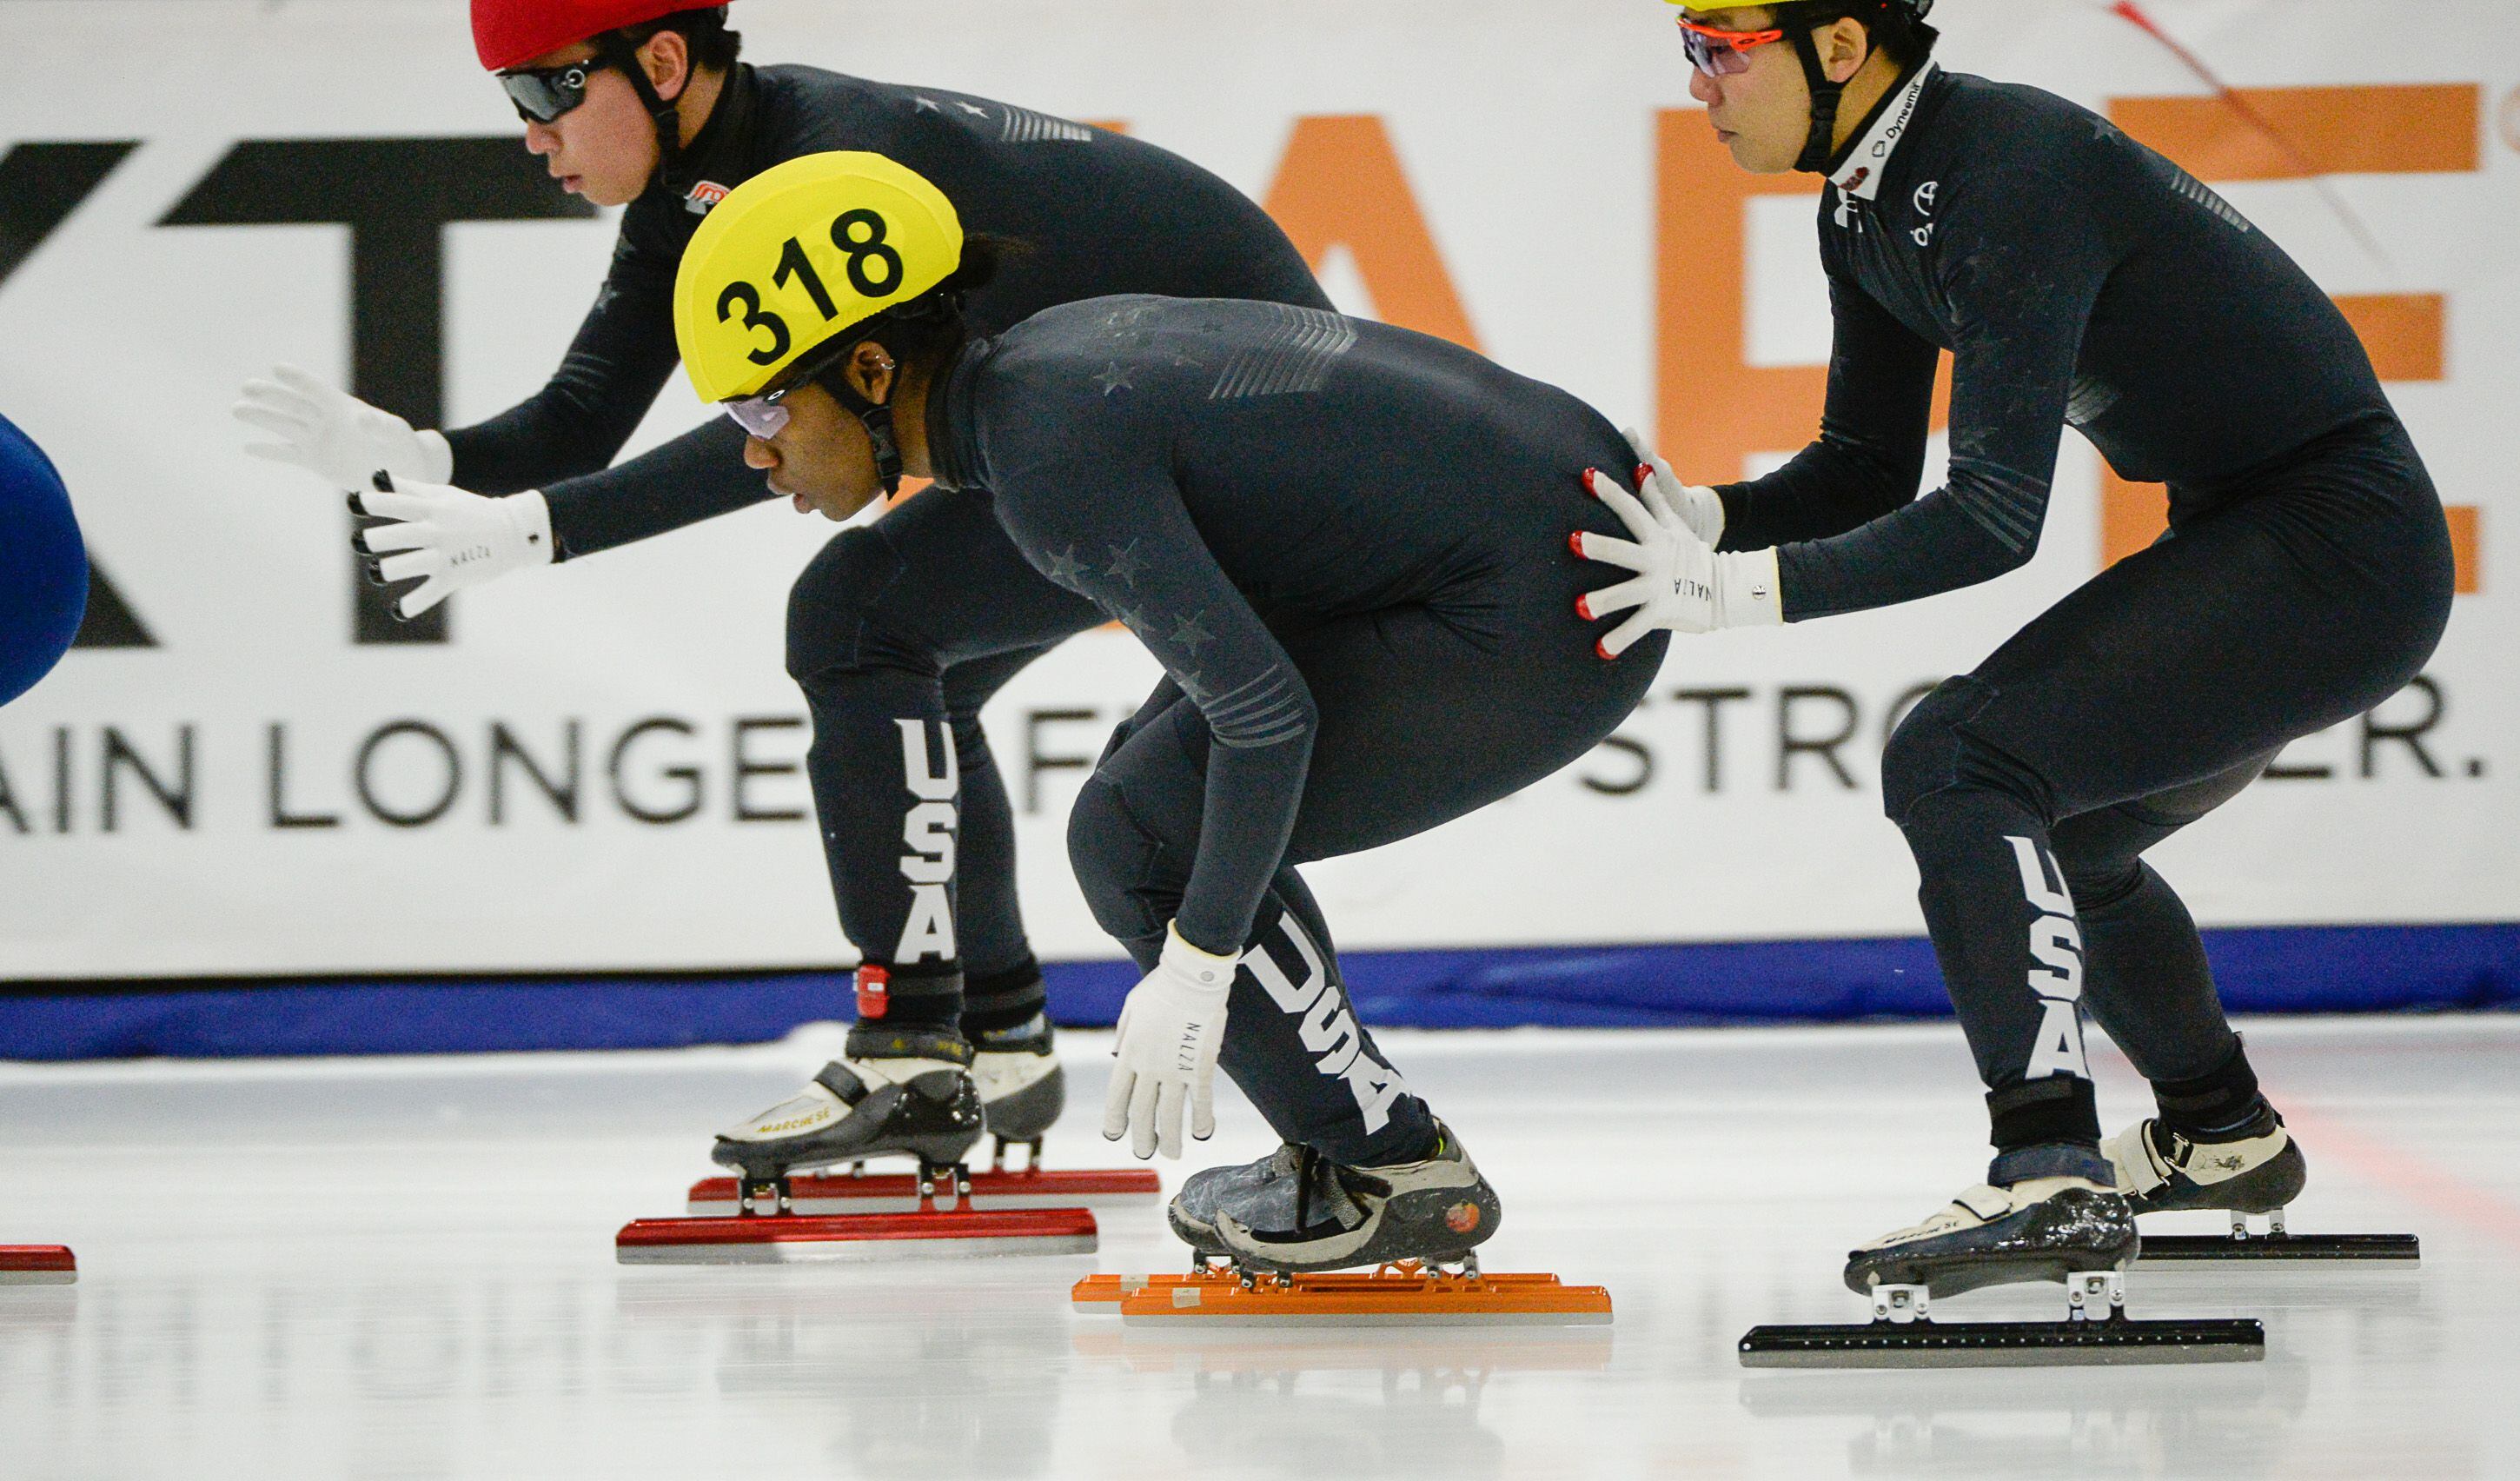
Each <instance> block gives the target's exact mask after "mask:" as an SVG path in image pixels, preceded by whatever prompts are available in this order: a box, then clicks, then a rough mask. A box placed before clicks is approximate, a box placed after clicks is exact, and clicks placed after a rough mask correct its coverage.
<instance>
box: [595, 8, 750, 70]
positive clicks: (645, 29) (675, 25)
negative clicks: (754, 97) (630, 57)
mask: <svg viewBox="0 0 2520 1481" xmlns="http://www.w3.org/2000/svg"><path fill="white" fill-rule="evenodd" d="M665 31H672V32H674V33H675V34H677V35H679V36H681V37H682V38H683V45H684V46H685V47H687V48H689V49H690V51H691V54H692V66H693V67H696V68H697V69H699V70H701V71H710V72H723V71H728V70H731V69H733V67H735V59H736V58H737V57H739V56H741V55H742V52H743V33H742V31H735V30H729V29H727V24H726V7H725V6H723V5H713V6H708V7H705V8H702V9H698V10H687V11H676V12H675V13H674V14H672V15H670V16H664V17H660V18H659V19H657V20H654V21H645V22H640V23H639V24H637V25H625V26H623V27H622V28H621V29H620V30H619V31H618V32H616V33H615V34H617V35H619V36H620V37H621V39H622V40H623V41H624V42H626V43H627V44H628V46H629V49H630V50H632V51H636V50H638V49H639V48H640V47H643V46H646V45H647V44H648V43H649V42H650V41H652V40H654V39H655V38H656V37H657V36H658V35H659V34H661V33H663V32H665Z"/></svg>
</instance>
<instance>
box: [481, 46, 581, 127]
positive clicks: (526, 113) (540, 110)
mask: <svg viewBox="0 0 2520 1481" xmlns="http://www.w3.org/2000/svg"><path fill="white" fill-rule="evenodd" d="M603 67H604V63H603V61H602V60H601V59H596V60H591V61H586V62H571V63H569V64H567V65H566V66H564V67H543V68H541V69H539V70H533V69H528V68H524V67H519V68H517V70H515V71H507V72H501V73H500V74H499V85H500V86H501V87H503V88H505V89H507V91H508V101H509V102H511V103H513V104H515V105H516V106H517V114H518V115H519V116H520V117H522V118H523V119H524V120H525V121H526V122H528V123H550V122H553V121H555V120H556V119H558V118H559V117H560V116H561V115H562V113H565V112H568V111H569V110H571V109H573V108H575V107H577V106H578V105H579V104H581V103H584V102H585V101H586V84H587V83H588V81H589V80H590V79H592V78H593V77H594V75H595V74H596V72H598V71H600V70H602V69H603Z"/></svg>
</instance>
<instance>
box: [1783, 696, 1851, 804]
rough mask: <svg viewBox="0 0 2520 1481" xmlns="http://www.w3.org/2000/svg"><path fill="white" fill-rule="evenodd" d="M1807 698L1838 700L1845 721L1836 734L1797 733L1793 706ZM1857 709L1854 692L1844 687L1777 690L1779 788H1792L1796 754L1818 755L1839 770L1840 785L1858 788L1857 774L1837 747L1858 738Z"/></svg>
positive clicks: (1831, 767)
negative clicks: (1851, 770) (1856, 735)
mask: <svg viewBox="0 0 2520 1481" xmlns="http://www.w3.org/2000/svg"><path fill="white" fill-rule="evenodd" d="M1805 699H1828V700H1833V701H1835V702H1836V704H1837V707H1838V711H1839V713H1841V714H1843V715H1844V716H1845V717H1846V723H1845V724H1843V725H1841V726H1839V727H1838V728H1837V734H1836V735H1833V736H1824V737H1821V736H1797V735H1795V734H1794V706H1795V705H1796V704H1797V703H1800V702H1801V701H1803V700H1805ZM1856 724H1857V711H1856V708H1855V696H1853V695H1850V694H1848V693H1847V692H1846V691H1844V690H1842V689H1834V688H1829V687H1826V686H1823V687H1820V688H1816V689H1784V690H1778V692H1777V790H1778V791H1780V792H1782V791H1791V790H1792V789H1793V785H1794V779H1793V769H1794V757H1796V756H1800V755H1812V756H1818V757H1820V758H1821V759H1822V760H1823V761H1825V762H1827V763H1828V769H1829V770H1830V771H1832V772H1835V773H1836V774H1837V781H1838V785H1840V786H1843V787H1845V788H1846V789H1847V790H1848V791H1853V790H1855V774H1854V773H1853V772H1850V771H1848V770H1847V769H1846V763H1845V762H1843V761H1840V760H1838V759H1837V748H1838V747H1839V746H1841V745H1844V744H1845V743H1846V742H1847V741H1849V740H1854V739H1855V727H1856Z"/></svg>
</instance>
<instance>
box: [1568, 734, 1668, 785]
mask: <svg viewBox="0 0 2520 1481" xmlns="http://www.w3.org/2000/svg"><path fill="white" fill-rule="evenodd" d="M1605 750H1607V751H1624V752H1626V753H1627V754H1628V755H1631V756H1634V757H1636V758H1637V774H1636V776H1635V777H1634V778H1633V779H1631V780H1629V781H1626V782H1596V781H1594V780H1593V779H1592V778H1590V777H1579V778H1577V779H1576V780H1577V781H1579V782H1581V783H1583V784H1584V788H1585V790H1587V791H1595V792H1599V793H1600V794H1601V795H1603V796H1605V797H1632V796H1634V795H1636V794H1637V793H1638V792H1641V791H1643V790H1644V789H1645V788H1646V787H1648V786H1651V785H1653V774H1654V762H1653V752H1651V751H1649V750H1647V749H1645V748H1644V745H1643V742H1641V741H1636V740H1629V739H1628V738H1627V737H1625V736H1612V737H1610V738H1609V739H1608V740H1603V741H1602V742H1601V743H1600V745H1599V746H1598V747H1597V748H1596V749H1595V752H1594V754H1596V755H1598V754H1599V753H1600V752H1601V751H1605Z"/></svg>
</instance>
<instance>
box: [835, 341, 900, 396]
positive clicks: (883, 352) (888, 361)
mask: <svg viewBox="0 0 2520 1481" xmlns="http://www.w3.org/2000/svg"><path fill="white" fill-rule="evenodd" d="M897 375H898V369H897V367H896V365H895V363H894V360H893V355H892V351H890V350H888V349H886V348H884V347H883V346H882V345H880V344H878V343H877V342H876V341H875V340H873V339H869V340H867V341H865V342H864V343H862V344H860V345H859V346H858V347H857V348H855V349H853V350H851V351H849V357H848V359H847V360H845V361H843V362H841V365H840V369H839V376H840V380H841V381H843V382H845V383H846V384H847V386H848V388H849V389H851V390H853V391H855V392H857V393H858V394H859V395H861V396H863V397H865V398H866V399H867V400H868V401H869V402H871V403H873V404H874V405H877V406H882V405H884V404H886V403H887V402H889V401H890V400H891V399H892V386H893V381H894V380H895V379H896V377H897Z"/></svg>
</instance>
